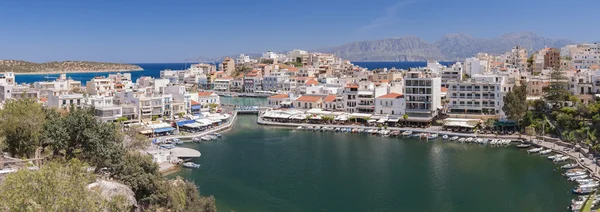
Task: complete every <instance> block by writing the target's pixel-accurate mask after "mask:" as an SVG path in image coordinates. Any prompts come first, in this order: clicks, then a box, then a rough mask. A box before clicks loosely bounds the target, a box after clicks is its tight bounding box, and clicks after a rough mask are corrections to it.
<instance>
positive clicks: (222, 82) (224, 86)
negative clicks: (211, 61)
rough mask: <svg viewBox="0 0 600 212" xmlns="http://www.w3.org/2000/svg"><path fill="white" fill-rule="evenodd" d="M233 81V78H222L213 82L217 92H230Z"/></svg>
mask: <svg viewBox="0 0 600 212" xmlns="http://www.w3.org/2000/svg"><path fill="white" fill-rule="evenodd" d="M231 81H233V78H232V77H221V78H218V79H215V81H214V82H213V85H214V88H213V89H214V90H215V91H229V88H230V86H231Z"/></svg>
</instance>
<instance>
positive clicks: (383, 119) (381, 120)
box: [377, 118, 388, 123]
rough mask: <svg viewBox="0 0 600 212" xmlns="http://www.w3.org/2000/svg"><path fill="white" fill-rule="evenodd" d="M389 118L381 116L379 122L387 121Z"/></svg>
mask: <svg viewBox="0 0 600 212" xmlns="http://www.w3.org/2000/svg"><path fill="white" fill-rule="evenodd" d="M387 120H388V119H387V118H381V119H379V121H377V123H385V122H386V121H387Z"/></svg>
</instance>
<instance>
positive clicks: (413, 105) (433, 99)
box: [404, 71, 442, 123]
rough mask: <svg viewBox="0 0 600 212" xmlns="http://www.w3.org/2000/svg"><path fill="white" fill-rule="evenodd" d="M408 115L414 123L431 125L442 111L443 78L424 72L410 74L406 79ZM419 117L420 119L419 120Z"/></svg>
mask: <svg viewBox="0 0 600 212" xmlns="http://www.w3.org/2000/svg"><path fill="white" fill-rule="evenodd" d="M404 86H405V93H404V99H405V101H406V109H405V110H406V114H408V116H409V117H410V118H411V121H414V122H423V123H430V122H431V121H432V120H433V118H434V117H436V116H437V115H438V110H440V109H442V107H441V106H442V104H441V87H442V79H441V77H439V76H437V75H435V74H432V73H427V72H422V71H411V72H408V73H407V75H406V77H405V78H404ZM417 117H418V118H417Z"/></svg>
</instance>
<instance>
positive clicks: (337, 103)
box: [323, 94, 344, 111]
mask: <svg viewBox="0 0 600 212" xmlns="http://www.w3.org/2000/svg"><path fill="white" fill-rule="evenodd" d="M343 101H344V100H343V98H342V97H341V96H337V95H333V94H330V95H327V96H326V97H325V98H323V110H327V111H343V109H344V106H343Z"/></svg>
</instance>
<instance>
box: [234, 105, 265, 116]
mask: <svg viewBox="0 0 600 212" xmlns="http://www.w3.org/2000/svg"><path fill="white" fill-rule="evenodd" d="M267 108H268V107H260V106H237V105H236V106H235V110H236V111H237V112H238V113H239V114H258V112H259V111H261V110H265V109H267Z"/></svg>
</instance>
